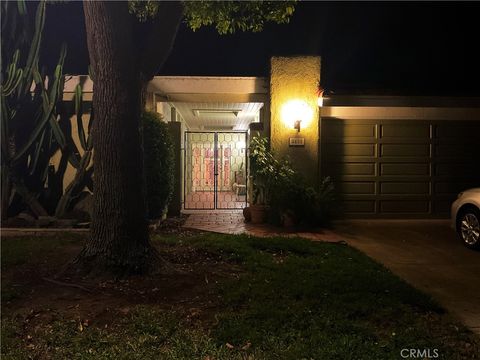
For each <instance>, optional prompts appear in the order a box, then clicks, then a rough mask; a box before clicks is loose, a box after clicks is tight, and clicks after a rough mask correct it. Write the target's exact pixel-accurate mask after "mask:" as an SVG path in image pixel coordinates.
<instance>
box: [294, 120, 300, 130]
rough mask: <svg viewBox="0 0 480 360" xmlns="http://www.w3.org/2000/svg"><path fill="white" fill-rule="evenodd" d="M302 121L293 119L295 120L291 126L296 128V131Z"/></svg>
mask: <svg viewBox="0 0 480 360" xmlns="http://www.w3.org/2000/svg"><path fill="white" fill-rule="evenodd" d="M301 123H302V120H295V122H294V123H293V128H294V129H295V130H297V131H298V132H300V124H301Z"/></svg>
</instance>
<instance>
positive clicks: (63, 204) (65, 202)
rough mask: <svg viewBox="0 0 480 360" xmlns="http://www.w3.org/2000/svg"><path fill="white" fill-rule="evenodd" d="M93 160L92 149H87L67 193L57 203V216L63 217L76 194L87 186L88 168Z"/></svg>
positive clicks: (66, 190)
mask: <svg viewBox="0 0 480 360" xmlns="http://www.w3.org/2000/svg"><path fill="white" fill-rule="evenodd" d="M91 160H92V151H85V153H84V154H83V156H82V159H81V161H80V166H79V168H78V169H77V172H76V173H75V177H74V178H73V180H72V182H71V183H70V184H68V186H67V188H66V189H65V193H64V194H63V195H62V197H61V198H60V200H59V202H58V204H57V208H56V209H55V216H56V217H59V218H61V217H62V216H63V215H64V214H65V212H66V210H67V209H68V207H69V206H70V203H71V201H72V199H73V198H74V196H75V194H76V193H78V192H80V191H82V190H83V188H84V187H85V179H86V176H88V174H89V171H88V170H87V169H88V166H89V165H90V162H91Z"/></svg>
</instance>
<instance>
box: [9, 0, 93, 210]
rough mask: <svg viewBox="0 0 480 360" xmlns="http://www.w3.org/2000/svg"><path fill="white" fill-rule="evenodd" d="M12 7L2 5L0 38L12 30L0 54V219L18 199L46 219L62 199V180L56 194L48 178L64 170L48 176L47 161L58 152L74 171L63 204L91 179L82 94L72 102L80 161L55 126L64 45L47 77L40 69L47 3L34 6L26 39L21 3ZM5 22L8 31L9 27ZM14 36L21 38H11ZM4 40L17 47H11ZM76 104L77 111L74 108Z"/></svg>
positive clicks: (68, 138)
mask: <svg viewBox="0 0 480 360" xmlns="http://www.w3.org/2000/svg"><path fill="white" fill-rule="evenodd" d="M12 4H13V5H14V3H10V2H2V33H3V34H4V35H5V34H9V32H8V31H10V36H8V35H7V37H6V38H5V37H4V36H2V53H4V54H5V53H8V52H9V51H7V50H10V54H12V55H11V57H10V59H11V60H10V59H8V60H9V61H10V62H9V63H8V65H7V66H5V67H4V63H3V62H2V73H1V75H2V76H1V84H0V112H1V152H2V159H1V172H2V173H1V176H2V189H1V196H2V219H3V218H5V217H6V216H7V212H8V209H9V207H10V205H12V202H13V201H14V200H15V199H17V202H18V196H19V197H20V198H21V199H22V202H23V203H24V204H26V205H27V206H28V207H29V208H30V209H31V211H32V212H33V213H34V214H35V215H37V216H39V215H47V214H48V211H47V210H48V209H49V208H51V209H53V210H55V212H57V211H56V210H57V209H58V208H59V206H58V205H57V206H55V205H56V204H54V206H50V207H49V206H48V205H49V203H51V200H53V201H54V202H56V200H58V196H57V197H56V198H55V196H53V195H52V194H53V193H57V194H60V195H61V194H62V184H63V180H62V179H60V181H56V184H57V185H56V186H57V189H53V188H52V187H53V186H54V183H55V181H51V180H53V179H50V177H51V176H52V175H55V176H63V175H64V171H63V169H59V170H58V172H57V173H56V174H52V171H51V170H52V166H51V165H50V162H51V157H52V156H53V155H54V154H55V152H56V151H58V150H60V151H61V152H62V158H64V159H67V161H68V162H69V163H71V164H72V166H74V167H75V168H76V169H77V176H75V180H74V182H73V184H72V186H71V187H70V186H69V187H68V188H67V191H66V193H65V194H63V196H62V199H63V198H64V197H65V195H66V194H67V193H69V194H70V195H69V196H67V198H70V200H69V201H67V202H66V204H67V205H68V204H69V203H70V201H71V195H74V194H75V192H76V191H77V190H76V189H77V188H78V187H79V184H80V182H83V181H84V180H85V178H86V176H88V175H89V174H91V169H89V165H90V163H91V152H92V149H91V140H90V139H88V136H87V135H86V134H85V133H84V132H83V124H82V123H81V121H82V120H81V115H80V118H79V116H78V114H81V113H80V112H81V89H79V90H78V94H76V97H75V102H76V112H77V124H82V133H81V139H82V140H81V143H82V147H83V148H84V154H83V156H82V157H80V156H79V155H78V152H77V151H75V150H76V149H75V146H74V144H73V140H72V138H71V134H69V133H66V132H64V131H63V130H62V128H61V126H60V124H59V122H60V121H61V120H60V119H61V116H60V115H61V114H60V109H61V106H60V105H61V103H62V101H63V88H64V82H65V77H64V75H63V64H64V61H65V57H66V53H67V50H66V47H65V46H62V48H61V50H60V54H59V58H58V63H57V65H56V67H55V69H54V71H53V73H51V74H48V75H46V74H44V73H42V72H41V71H40V70H39V51H40V46H41V40H42V33H43V28H44V24H45V13H46V1H45V0H41V1H40V2H39V3H38V5H37V7H36V16H35V26H34V29H33V33H32V34H31V36H30V37H29V36H28V34H27V32H26V31H25V29H24V28H22V27H21V25H18V24H22V21H23V22H24V23H25V22H26V21H25V17H26V11H27V7H26V6H25V2H24V1H23V0H19V1H17V6H13V5H12ZM9 22H10V28H8V26H7V25H8V23H9ZM5 24H7V25H5ZM19 27H20V29H19ZM12 29H13V30H12ZM22 31H23V32H22ZM17 34H21V36H18V37H14V36H15V35H17ZM8 41H10V42H12V41H15V42H14V43H13V45H12V44H9V43H8ZM33 84H34V86H33ZM47 84H48V85H47ZM77 102H78V103H79V104H80V106H77ZM87 139H88V140H87ZM89 140H90V141H89ZM89 143H90V145H89ZM62 166H63V165H62ZM63 167H65V166H63ZM49 169H50V173H49ZM62 171H63V172H62ZM53 173H54V171H53ZM70 189H73V190H70ZM17 195H18V196H17ZM49 197H50V198H49ZM64 202H65V201H64ZM66 208H67V207H65V209H66Z"/></svg>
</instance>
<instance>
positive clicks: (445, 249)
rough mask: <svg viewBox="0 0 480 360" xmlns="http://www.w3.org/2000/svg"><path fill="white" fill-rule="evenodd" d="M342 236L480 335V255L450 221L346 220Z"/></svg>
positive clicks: (340, 230) (339, 228)
mask: <svg viewBox="0 0 480 360" xmlns="http://www.w3.org/2000/svg"><path fill="white" fill-rule="evenodd" d="M336 233H337V235H339V236H344V238H345V240H346V241H347V242H348V244H349V245H351V246H353V247H355V248H357V249H359V250H361V251H362V252H364V253H366V254H367V255H369V256H370V257H372V258H374V259H375V260H377V261H379V262H380V263H382V264H384V265H385V266H386V267H387V268H389V269H390V270H392V271H393V272H394V273H395V274H397V275H398V276H400V277H401V278H403V279H405V280H406V281H407V282H409V283H410V284H412V285H413V286H415V287H416V288H418V289H420V290H423V291H424V292H426V293H428V294H430V295H432V296H433V297H434V298H435V299H436V300H437V301H438V302H439V303H440V304H441V305H442V306H443V307H445V308H446V309H448V310H449V312H450V313H452V314H454V315H456V316H457V317H458V318H459V319H460V320H461V321H462V322H463V323H464V324H465V325H467V326H468V327H469V328H470V329H472V331H474V332H476V333H477V334H480V252H478V251H472V250H468V249H467V248H465V247H464V246H463V244H462V243H461V242H460V240H458V239H457V238H456V235H455V233H454V231H453V230H452V229H451V228H450V224H449V222H448V221H447V220H354V221H348V222H347V221H345V222H339V223H338V224H337V225H336Z"/></svg>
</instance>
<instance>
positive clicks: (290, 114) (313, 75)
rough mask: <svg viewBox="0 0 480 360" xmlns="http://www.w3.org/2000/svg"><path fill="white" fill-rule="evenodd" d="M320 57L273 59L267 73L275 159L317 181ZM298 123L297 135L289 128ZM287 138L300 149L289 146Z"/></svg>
mask: <svg viewBox="0 0 480 360" xmlns="http://www.w3.org/2000/svg"><path fill="white" fill-rule="evenodd" d="M319 83H320V57H319V56H297V57H273V58H272V59H271V73H270V112H271V120H270V136H271V146H272V149H273V150H274V151H275V153H276V154H277V155H278V156H279V157H285V156H288V158H289V159H290V161H291V162H292V165H293V167H294V168H295V169H297V170H298V171H299V172H301V173H302V174H303V175H304V176H305V177H306V179H307V180H308V181H309V182H310V183H311V184H312V185H316V184H317V181H318V147H319V141H318V139H319V109H318V103H317V89H318V85H319ZM297 120H301V121H300V132H298V131H297V130H296V129H294V128H293V126H294V124H295V121H297ZM290 138H299V140H300V142H301V141H302V140H301V139H302V138H303V141H304V145H301V146H290Z"/></svg>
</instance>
